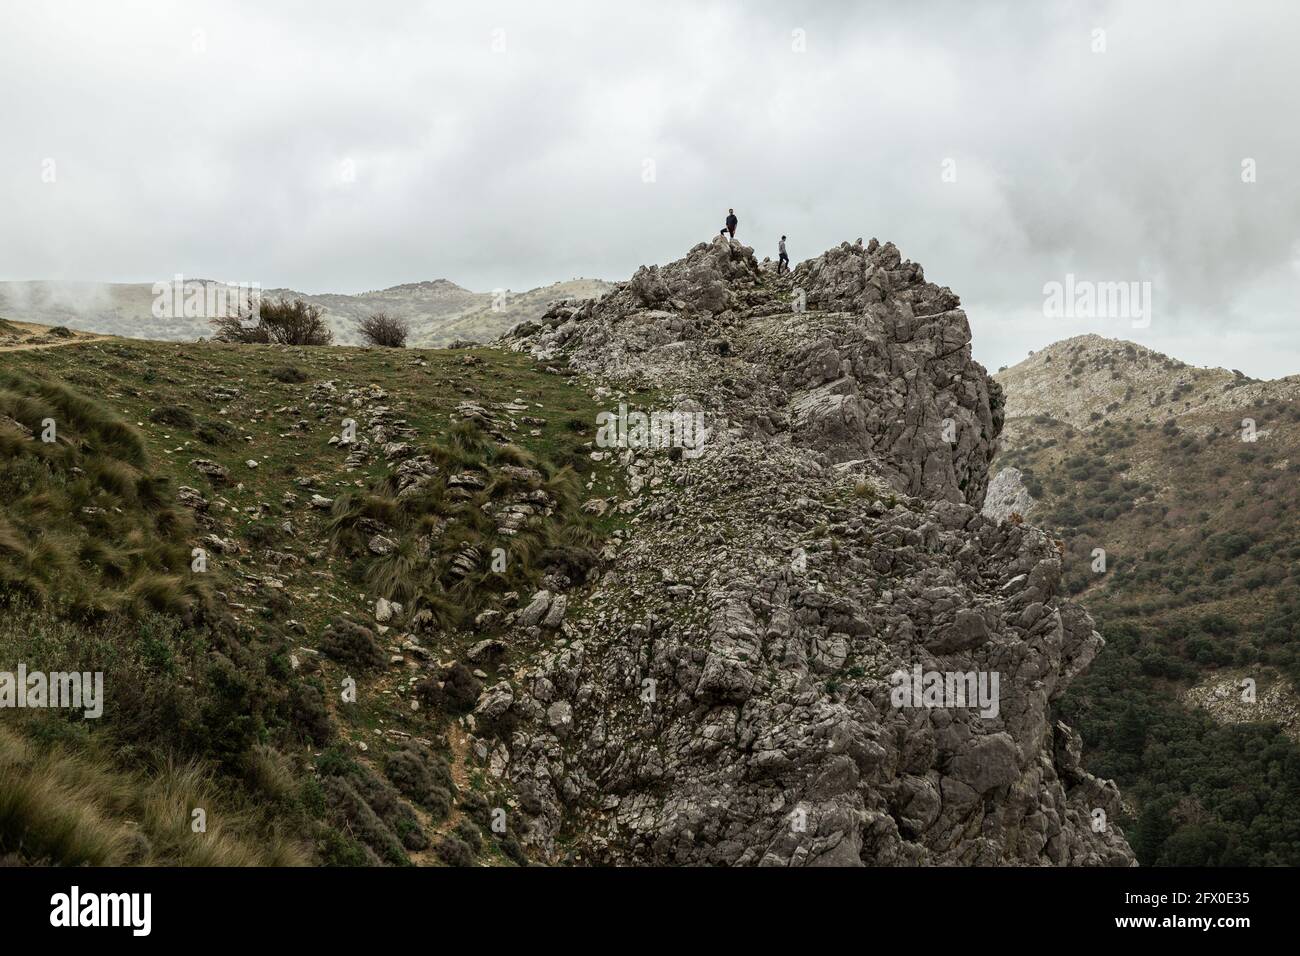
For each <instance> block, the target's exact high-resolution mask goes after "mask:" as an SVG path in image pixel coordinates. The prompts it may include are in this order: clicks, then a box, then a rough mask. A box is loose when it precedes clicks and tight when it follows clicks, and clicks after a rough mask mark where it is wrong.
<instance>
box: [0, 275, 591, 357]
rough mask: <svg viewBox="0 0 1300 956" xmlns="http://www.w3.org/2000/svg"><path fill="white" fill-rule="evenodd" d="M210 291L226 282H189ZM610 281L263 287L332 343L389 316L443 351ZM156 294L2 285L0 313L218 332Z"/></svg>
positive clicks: (416, 339)
mask: <svg viewBox="0 0 1300 956" xmlns="http://www.w3.org/2000/svg"><path fill="white" fill-rule="evenodd" d="M186 281H187V282H192V283H201V284H202V285H203V286H204V287H205V288H208V287H220V286H224V285H225V283H221V282H216V281H214V280H204V279H197V280H186ZM610 286H611V283H608V282H604V281H601V280H599V279H571V280H567V281H564V282H555V283H552V284H551V285H548V286H542V287H540V288H536V289H530V290H528V291H527V292H519V293H516V292H512V291H510V290H505V289H503V290H497V291H493V292H471V291H469V290H468V289H463V288H461V287H460V286H458V285H456V284H455V283H454V282H449V281H447V280H446V279H437V280H434V281H430V282H414V283H406V284H403V285H398V286H393V287H392V288H388V289H381V290H377V291H373V292H364V293H359V294H355V295H347V294H332V293H322V294H307V293H302V292H298V291H295V290H293V289H284V288H274V289H264V290H261V294H262V296H263V297H264V298H268V299H274V298H279V297H281V296H284V297H286V298H289V299H302V300H303V301H304V302H307V303H309V304H311V305H315V306H317V307H319V308H320V309H321V311H322V314H323V317H324V319H325V321H326V323H327V324H328V325H329V327H330V329H331V330H332V331H333V332H334V340H335V342H336V343H337V344H340V345H360V344H362V343H363V338H362V336H361V334H360V332H359V331H358V328H357V326H358V323H360V322H361V321H362V320H363V319H365V318H367V317H368V316H370V315H373V314H375V313H377V312H386V313H388V314H389V315H391V316H392V317H394V318H398V319H402V320H405V321H407V322H408V323H409V324H410V329H411V335H410V344H412V345H426V346H443V345H448V344H450V343H452V342H454V341H457V340H462V341H469V342H486V341H490V340H492V339H494V338H496V337H497V336H499V335H501V334H502V333H503V332H505V331H507V330H508V329H509V328H510V327H511V326H513V325H515V324H517V323H518V322H522V321H524V320H525V319H531V318H537V317H539V316H541V315H542V313H544V312H545V311H546V310H547V309H548V308H549V307H550V306H551V305H553V304H554V303H556V302H559V301H563V300H565V299H571V298H572V299H579V300H581V299H586V298H590V297H593V296H600V295H603V294H604V293H605V292H606V291H607V290H608V289H609V288H610ZM157 299H158V296H157V295H156V294H155V292H154V286H153V285H152V284H149V283H98V282H53V281H29V282H0V316H4V317H7V318H10V319H15V320H18V321H24V322H35V323H40V324H43V325H50V326H59V325H63V326H67V327H68V328H72V329H80V330H83V331H87V332H97V333H101V334H105V335H120V336H123V337H125V338H135V339H154V340H158V341H165V342H193V341H195V340H197V339H200V338H207V337H210V336H211V335H212V333H213V330H212V326H211V323H210V322H209V318H208V315H207V314H202V315H194V316H185V315H180V314H177V313H179V311H180V310H171V313H172V314H163V315H158V314H155V302H156V301H157Z"/></svg>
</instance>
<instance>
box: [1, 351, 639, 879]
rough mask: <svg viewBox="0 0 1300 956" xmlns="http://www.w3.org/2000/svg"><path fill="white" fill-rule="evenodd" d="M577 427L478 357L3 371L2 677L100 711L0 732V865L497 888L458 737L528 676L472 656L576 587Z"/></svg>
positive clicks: (546, 390)
mask: <svg viewBox="0 0 1300 956" xmlns="http://www.w3.org/2000/svg"><path fill="white" fill-rule="evenodd" d="M379 383H382V385H381V384H379ZM597 411H598V409H597V407H596V404H595V402H594V400H593V399H592V398H591V396H590V395H589V394H588V392H587V391H586V390H585V389H584V388H582V387H581V386H580V385H579V384H577V381H576V379H574V378H572V377H570V376H569V375H568V374H567V370H565V369H563V368H559V367H555V366H550V367H540V366H537V365H535V364H534V363H533V362H532V360H530V359H528V358H527V357H524V356H521V355H518V354H515V353H509V352H501V351H495V350H492V349H474V350H460V351H455V352H437V351H428V352H426V351H415V350H409V351H378V350H373V351H367V350H358V349H350V348H317V349H309V348H279V347H271V346H233V345H220V344H202V345H174V344H166V343H146V342H125V341H121V340H108V341H98V342H88V343H84V344H73V345H67V346H62V347H55V348H46V349H43V350H40V351H16V352H6V353H0V489H3V492H4V493H3V495H0V603H2V604H3V607H4V611H3V613H2V614H0V670H8V671H12V670H14V669H15V668H16V667H17V666H18V664H19V663H22V664H24V665H25V666H26V667H27V669H28V670H29V671H32V670H38V669H40V670H46V671H55V670H64V671H66V670H74V669H76V670H85V671H101V672H103V674H104V690H105V694H104V696H105V705H104V714H103V717H102V718H100V719H98V720H95V719H84V718H83V717H82V716H81V715H80V712H77V713H75V714H74V713H70V712H69V711H65V710H54V709H47V710H32V709H27V710H10V709H5V710H4V711H0V764H3V765H4V768H3V770H2V771H0V858H8V859H9V860H11V861H17V862H28V863H31V862H52V863H69V864H70V863H83V862H84V863H92V864H99V863H122V862H144V863H189V864H207V863H232V864H266V863H288V864H293V863H326V864H330V863H381V862H382V863H393V864H408V863H420V864H424V863H431V864H437V863H456V864H465V863H472V862H475V861H479V862H509V861H511V860H514V861H519V860H520V859H521V855H520V853H519V850H518V846H517V844H516V843H515V842H514V841H513V838H512V836H511V835H510V833H509V830H508V828H507V830H506V832H504V833H498V832H494V831H493V830H491V828H490V827H489V826H488V823H489V821H490V813H491V810H492V808H494V807H497V806H498V805H499V804H501V803H502V802H503V801H501V800H498V795H497V793H496V791H495V789H494V787H493V784H492V782H491V779H490V778H488V777H486V776H485V775H484V774H483V773H482V771H481V770H479V769H477V768H478V766H479V765H478V764H477V763H475V764H473V765H472V766H471V764H469V763H468V762H467V761H466V759H465V758H466V753H465V735H464V732H463V730H462V729H461V727H460V724H459V723H458V721H459V719H460V718H461V716H462V715H463V714H464V713H465V712H466V710H467V708H468V707H469V706H472V703H473V700H474V699H475V697H476V696H477V694H478V692H479V691H480V690H481V688H482V687H484V686H487V685H490V684H491V683H492V682H493V681H494V680H495V679H496V674H498V673H505V672H507V671H508V670H509V669H510V668H511V667H512V666H513V662H514V661H515V660H517V655H518V654H520V653H522V652H523V651H524V650H526V649H525V648H515V647H505V646H493V647H492V648H491V652H490V653H483V654H481V655H479V656H478V657H477V658H476V659H475V660H474V661H469V660H468V658H467V653H468V650H469V648H471V647H472V646H474V645H477V644H481V643H482V642H484V641H486V640H490V639H491V637H492V634H493V630H494V627H495V622H497V621H499V620H500V618H501V616H502V615H503V614H508V613H510V611H511V610H512V609H514V608H516V607H518V605H519V602H520V601H523V602H524V603H526V602H527V601H528V599H529V597H530V596H531V594H532V593H533V591H534V590H535V589H536V588H537V587H538V586H541V585H543V584H544V583H547V582H548V581H551V580H554V579H555V577H556V576H564V577H567V578H569V579H570V580H582V579H583V578H584V576H586V575H588V574H592V573H595V572H594V568H595V567H596V566H597V563H598V551H599V548H600V547H601V546H602V542H603V541H604V540H605V538H606V537H607V536H608V535H609V534H610V533H612V532H613V531H615V530H617V529H618V527H619V524H618V522H619V521H620V519H619V518H618V517H616V516H614V514H613V513H612V512H611V513H610V514H609V515H608V516H605V517H598V516H597V515H596V514H595V513H594V512H599V511H602V510H603V509H600V508H592V507H587V508H584V507H583V504H584V501H585V499H588V498H591V497H593V496H601V495H603V496H610V495H614V494H617V493H618V491H619V488H618V486H617V485H616V484H615V483H614V482H615V479H614V478H612V477H610V475H612V471H611V472H608V473H607V472H606V471H605V470H604V469H605V467H606V466H605V465H603V464H598V463H594V462H593V461H592V460H591V458H590V455H589V450H590V449H589V447H588V443H589V442H590V441H591V439H592V436H593V434H594V421H595V416H596V413H597ZM48 419H53V420H54V422H55V424H56V432H57V441H55V442H53V443H47V442H44V441H41V437H42V433H43V432H42V429H43V424H42V423H44V422H46V421H47V420H48ZM345 420H350V421H351V422H354V423H355V433H354V435H353V434H350V432H351V429H349V428H348V426H347V425H345ZM349 439H350V440H349ZM593 469H601V471H599V472H596V471H594V470H593ZM498 549H499V550H498ZM498 556H499V557H500V558H501V561H500V562H495V561H494V558H496V557H498ZM548 576H549V577H548ZM381 598H382V599H383V601H382V602H380V600H379V599H381ZM387 602H396V603H398V604H400V605H401V607H400V608H398V607H395V606H392V605H387ZM381 618H382V620H381ZM557 638H558V639H560V640H562V639H563V638H562V636H560V635H550V636H541V635H539V637H538V640H547V641H552V640H555V639H557ZM350 681H355V684H356V691H355V699H354V700H353V699H345V694H346V693H347V692H348V689H349V687H350V686H351V685H350V683H349V682H350ZM195 811H202V813H201V814H199V817H201V818H202V819H203V821H204V822H205V824H206V829H204V830H202V832H195V828H196V827H197V823H196V820H197V819H198V817H196V815H195Z"/></svg>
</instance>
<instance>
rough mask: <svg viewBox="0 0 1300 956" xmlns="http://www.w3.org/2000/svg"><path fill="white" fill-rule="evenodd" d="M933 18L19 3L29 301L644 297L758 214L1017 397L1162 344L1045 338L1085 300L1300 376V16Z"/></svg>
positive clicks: (21, 187) (14, 47) (1141, 9)
mask: <svg viewBox="0 0 1300 956" xmlns="http://www.w3.org/2000/svg"><path fill="white" fill-rule="evenodd" d="M911 6H919V5H903V4H897V3H888V4H886V3H878V4H857V3H853V4H829V3H817V4H807V5H799V4H794V3H775V2H758V3H756V2H745V3H740V2H730V3H723V2H717V3H704V4H702V3H698V2H686V0H677V2H674V0H665V2H655V3H645V4H631V3H628V4H623V3H620V4H609V3H596V2H571V3H564V4H537V3H527V2H518V3H499V4H490V3H489V4H465V5H463V7H461V9H459V10H457V9H453V8H451V7H450V5H448V4H445V3H438V4H432V3H431V4H410V3H398V2H392V3H387V2H372V3H368V4H356V3H352V2H330V0H322V2H315V3H305V2H304V3H293V4H275V5H270V4H259V3H253V2H226V3H218V2H212V0H200V2H193V3H186V4H184V5H174V4H167V3H129V4H102V3H95V2H89V0H87V2H60V0H52V2H43V3H41V4H24V5H11V8H9V9H7V10H6V13H5V22H4V30H3V31H2V32H0V88H3V89H4V90H5V91H6V95H5V96H4V97H3V98H0V129H3V130H4V148H3V149H2V150H0V204H2V206H0V208H2V209H3V213H4V226H5V228H4V229H3V230H0V268H2V269H3V270H4V274H3V275H2V276H0V278H11V279H18V278H63V279H98V280H106V281H109V280H111V281H153V280H154V279H157V278H160V277H167V276H171V275H173V274H175V273H177V272H182V273H185V274H187V275H204V276H218V277H225V278H238V279H244V280H249V281H260V282H262V283H263V284H264V285H266V286H268V287H269V286H278V285H288V286H294V287H297V288H302V289H305V290H309V291H324V290H332V291H356V290H362V289H370V288H378V287H382V286H386V285H390V284H394V283H397V282H402V281H413V280H418V279H426V278H435V277H447V278H450V279H453V280H454V281H457V282H460V283H462V284H465V285H468V286H470V287H473V288H478V289H490V288H495V287H511V288H516V289H520V288H526V287H529V286H533V285H539V284H542V283H545V282H549V281H553V280H555V279H564V278H570V277H572V276H575V275H586V276H600V277H604V278H612V279H618V278H624V277H626V276H628V275H630V274H631V273H632V272H633V271H634V269H635V268H636V266H637V265H639V264H641V263H643V262H653V261H665V260H667V259H670V258H674V257H676V256H678V255H680V254H682V253H683V252H684V251H685V250H686V249H687V248H689V246H690V245H691V244H693V243H694V242H695V241H698V240H699V239H702V238H705V237H707V236H709V235H711V234H713V233H714V232H715V231H716V229H717V228H718V227H719V226H720V225H721V219H722V217H723V215H725V211H726V209H727V207H728V206H734V207H735V208H736V210H737V213H738V214H739V216H740V218H741V223H742V224H741V236H742V237H743V238H745V239H746V240H747V241H750V242H752V243H753V244H754V245H755V246H756V248H757V249H758V251H759V253H760V255H771V254H774V251H775V244H776V239H777V237H778V236H779V235H780V234H781V233H786V234H788V235H789V236H790V249H791V253H792V255H793V256H794V258H795V259H796V260H797V259H799V258H801V257H805V256H809V255H813V254H816V253H817V252H819V251H821V250H822V249H824V248H826V247H828V246H830V245H833V244H835V243H837V242H839V241H841V240H843V239H854V238H857V237H858V236H864V237H870V236H872V235H875V236H878V237H880V238H881V239H893V240H894V241H895V242H897V243H898V244H899V246H900V248H902V250H903V253H904V255H906V256H908V257H910V258H912V259H915V260H917V261H919V262H921V263H923V264H924V265H925V267H926V272H927V275H928V276H929V277H930V278H931V279H933V280H934V281H938V282H941V283H943V284H946V285H949V286H951V287H952V288H953V289H955V290H956V291H957V292H958V293H960V294H961V296H962V298H963V302H964V304H965V305H966V307H967V311H968V312H969V314H970V316H971V320H972V325H973V327H974V329H975V335H976V340H975V351H976V355H977V357H979V358H981V359H982V360H983V361H985V362H986V364H988V365H990V366H991V367H994V368H996V367H997V366H998V365H1002V364H1007V363H1010V362H1014V361H1017V360H1019V359H1020V358H1021V357H1023V356H1024V355H1025V354H1026V353H1027V352H1028V350H1029V349H1037V348H1041V347H1042V346H1043V345H1045V344H1047V343H1049V342H1051V341H1054V340H1056V339H1058V338H1061V337H1063V336H1065V335H1068V334H1075V332H1077V331H1098V332H1101V333H1102V334H1111V335H1117V336H1125V337H1134V336H1135V333H1134V332H1133V331H1132V330H1126V329H1125V328H1123V326H1122V323H1120V324H1119V325H1117V327H1116V328H1114V329H1111V328H1108V327H1098V326H1097V324H1095V323H1094V326H1093V327H1092V328H1088V329H1075V328H1063V327H1061V325H1060V323H1057V322H1051V321H1048V320H1046V319H1043V318H1042V314H1041V304H1042V295H1041V289H1042V286H1043V283H1044V282H1047V281H1050V280H1052V279H1060V278H1061V277H1063V276H1064V274H1065V273H1067V272H1073V273H1075V274H1076V275H1078V276H1081V277H1085V278H1091V279H1095V280H1099V281H1118V280H1143V279H1145V280H1151V281H1153V282H1155V283H1156V290H1155V292H1156V297H1157V305H1158V309H1159V311H1158V312H1157V314H1156V317H1155V321H1154V322H1153V325H1152V327H1151V328H1150V329H1148V330H1145V332H1144V333H1143V334H1144V335H1145V338H1144V339H1142V341H1144V342H1145V344H1149V345H1151V346H1153V347H1155V348H1158V349H1160V350H1161V351H1165V352H1167V353H1169V354H1172V355H1175V356H1177V357H1179V358H1182V359H1184V360H1186V361H1189V362H1193V363H1196V364H1203V363H1213V364H1225V365H1232V366H1235V367H1237V368H1240V369H1242V370H1243V371H1246V372H1248V373H1250V374H1254V375H1281V374H1288V373H1292V372H1298V371H1300V336H1297V335H1295V334H1294V331H1293V330H1294V327H1295V323H1294V318H1293V314H1292V313H1293V309H1292V306H1291V303H1292V302H1293V301H1294V300H1295V298H1296V296H1295V293H1296V286H1297V280H1298V278H1300V276H1298V275H1297V272H1296V268H1295V262H1296V247H1295V241H1296V236H1295V223H1296V222H1297V213H1300V188H1297V184H1296V177H1297V173H1296V170H1297V169H1300V134H1297V132H1296V131H1295V127H1294V124H1293V123H1292V122H1291V118H1290V114H1289V112H1288V109H1289V107H1290V105H1291V103H1293V102H1294V101H1295V99H1296V93H1297V85H1298V84H1297V79H1298V77H1300V66H1297V65H1296V61H1295V57H1294V56H1293V55H1292V50H1291V46H1292V42H1293V37H1294V36H1296V35H1297V28H1298V27H1300V8H1297V7H1296V6H1295V5H1294V4H1290V3H1286V2H1282V0H1278V2H1238V3H1234V4H1231V5H1226V4H1221V3H1213V2H1144V3H1141V4H1133V3H1126V4H1119V3H1115V4H1111V3H1095V4H1091V5H1088V4H1085V5H1080V4H1073V3H1069V4H1067V3H1054V4H1034V5H1027V4H1023V3H1012V2H1004V3H982V4H978V5H976V4H970V3H964V2H951V3H940V4H929V5H926V6H925V8H924V9H922V10H914V9H911ZM1098 27H1100V28H1103V29H1105V30H1106V40H1107V49H1106V52H1105V53H1094V52H1092V49H1091V45H1092V31H1093V29H1094V28H1098ZM496 29H502V30H504V31H505V34H504V35H505V44H506V49H505V51H504V52H501V53H494V52H493V50H492V41H493V35H494V34H493V31H494V30H496ZM796 29H798V30H802V31H804V36H805V37H806V44H807V46H806V51H805V52H802V53H798V52H795V51H794V50H793V49H792V31H793V30H796ZM196 31H197V32H196ZM196 41H201V42H198V46H200V47H201V49H200V50H196ZM1246 157H1251V158H1253V159H1255V160H1256V162H1257V164H1258V182H1256V183H1254V184H1245V183H1242V182H1241V180H1240V164H1241V160H1242V159H1243V158H1246ZM47 158H53V159H54V160H55V161H56V164H57V165H56V169H57V180H56V182H54V183H45V182H42V179H41V173H42V169H43V167H42V162H43V161H44V160H45V159H47ZM647 158H649V159H653V160H654V163H655V170H656V179H655V182H653V183H646V182H644V181H643V179H642V171H643V163H644V161H645V160H646V159H647ZM945 159H952V160H953V161H954V162H955V169H956V172H957V180H956V182H943V181H942V180H941V178H940V174H941V171H942V166H941V164H942V163H943V162H944V160H945ZM344 164H350V166H345V165H344ZM345 168H347V169H350V170H352V171H353V172H354V174H355V175H354V177H353V178H351V179H350V180H349V178H348V177H347V176H344V175H343V170H344V169H345Z"/></svg>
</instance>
